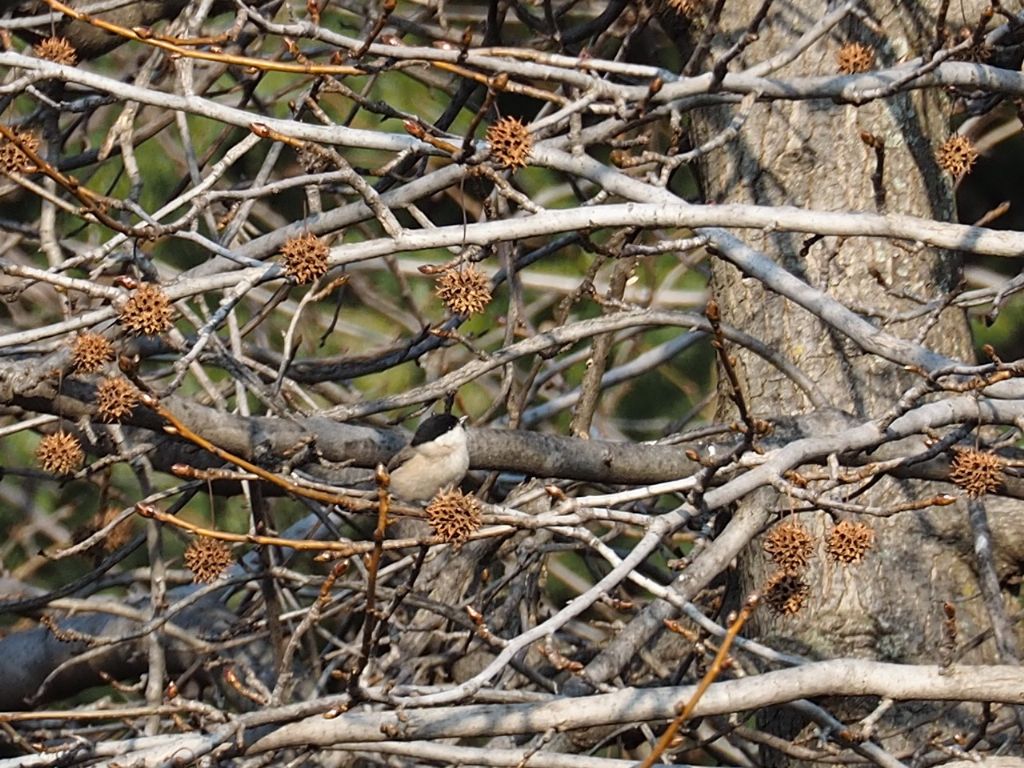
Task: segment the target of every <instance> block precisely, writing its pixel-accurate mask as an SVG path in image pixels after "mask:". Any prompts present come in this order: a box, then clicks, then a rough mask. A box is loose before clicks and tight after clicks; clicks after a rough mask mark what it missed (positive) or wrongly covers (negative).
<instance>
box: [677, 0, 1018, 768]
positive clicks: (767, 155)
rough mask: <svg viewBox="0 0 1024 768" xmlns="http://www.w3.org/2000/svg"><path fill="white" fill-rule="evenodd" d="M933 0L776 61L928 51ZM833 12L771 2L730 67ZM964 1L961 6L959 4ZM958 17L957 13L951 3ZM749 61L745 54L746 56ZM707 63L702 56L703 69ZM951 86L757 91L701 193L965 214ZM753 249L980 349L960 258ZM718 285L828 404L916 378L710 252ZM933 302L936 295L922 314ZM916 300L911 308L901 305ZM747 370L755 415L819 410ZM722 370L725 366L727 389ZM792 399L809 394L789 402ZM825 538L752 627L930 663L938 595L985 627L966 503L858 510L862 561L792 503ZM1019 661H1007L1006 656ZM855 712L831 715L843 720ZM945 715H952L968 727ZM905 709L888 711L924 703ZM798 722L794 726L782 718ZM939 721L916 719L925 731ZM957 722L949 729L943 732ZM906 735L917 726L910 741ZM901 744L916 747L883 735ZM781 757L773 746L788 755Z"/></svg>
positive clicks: (821, 521)
mask: <svg viewBox="0 0 1024 768" xmlns="http://www.w3.org/2000/svg"><path fill="white" fill-rule="evenodd" d="M761 5H762V3H761V2H760V0H757V2H755V1H754V0H732V1H731V2H728V3H726V10H725V12H724V14H723V20H722V22H721V27H722V30H721V32H720V33H719V34H718V35H717V36H716V38H715V39H716V41H718V47H717V49H713V50H712V52H711V56H712V58H714V57H715V56H718V55H721V53H722V52H723V51H724V50H725V49H726V48H727V47H728V46H730V45H732V44H733V43H734V42H735V41H736V40H738V39H740V38H742V36H743V35H744V33H745V31H746V30H747V29H748V25H749V24H750V20H751V19H752V18H753V17H754V15H755V13H756V12H757V11H758V10H759V7H760V6H761ZM939 5H940V3H939V2H938V0H935V1H934V2H931V1H926V2H915V3H907V2H903V1H902V0H901V1H899V2H886V1H885V0H875V1H874V2H869V3H864V4H862V5H861V7H862V8H863V9H864V11H865V12H866V14H867V17H868V18H869V19H870V20H871V23H870V24H866V23H864V22H862V21H861V20H859V19H858V18H856V17H854V16H850V17H848V19H847V21H846V22H844V25H843V26H841V27H840V28H837V29H834V30H833V31H832V32H831V33H830V34H829V35H827V36H825V37H823V38H821V39H819V40H818V41H816V42H815V43H814V44H813V45H812V46H811V47H810V48H809V49H808V50H807V51H805V52H804V53H803V54H802V55H801V56H800V57H798V58H797V59H796V60H795V61H794V62H792V63H791V64H789V65H787V67H786V68H784V69H783V70H782V71H781V72H780V73H779V74H782V75H785V74H787V73H794V72H801V73H803V74H804V75H810V74H819V75H829V74H836V73H837V63H836V61H837V60H836V55H837V51H838V50H839V48H840V46H841V45H842V44H843V43H845V42H847V41H857V42H861V43H864V44H867V45H871V46H872V47H873V48H874V50H875V52H876V53H875V55H876V57H877V61H878V63H879V65H892V64H895V63H896V62H897V61H898V60H900V59H904V58H913V57H916V56H921V55H924V56H927V55H928V54H929V51H930V50H931V46H932V44H933V41H934V37H935V30H936V19H935V13H936V8H937V7H938V6H939ZM956 5H957V8H956V14H957V18H956V19H952V18H951V19H950V25H951V26H952V27H953V29H954V30H956V29H959V27H960V25H961V24H964V23H966V24H967V25H971V24H972V23H973V22H976V20H977V13H976V12H974V13H970V12H966V9H967V8H968V6H969V4H968V3H964V4H962V5H961V4H956ZM825 12H826V4H825V3H823V2H820V1H816V0H794V2H787V3H778V2H777V3H774V4H772V6H771V9H770V12H769V13H768V15H767V18H766V20H765V21H764V23H762V24H761V25H760V27H759V28H758V29H757V36H758V37H757V41H756V42H754V43H753V44H752V45H750V46H749V47H748V48H747V50H746V51H745V52H744V54H742V55H741V56H740V60H739V61H738V62H736V63H734V64H733V66H732V67H731V69H732V70H733V71H738V70H739V69H741V68H742V67H743V66H744V65H750V64H754V63H757V62H760V61H764V60H766V59H768V58H769V57H770V56H772V55H774V54H776V53H778V52H780V51H783V50H785V49H787V48H789V47H791V46H792V45H793V44H794V42H795V41H796V40H797V38H798V37H799V36H800V35H801V34H802V33H804V32H805V31H806V30H807V28H808V27H809V26H810V25H811V24H812V23H813V22H814V21H815V20H817V19H819V18H821V17H822V16H823V15H824V13H825ZM962 13H967V15H965V16H964V18H963V19H960V18H959V17H960V14H962ZM951 15H952V11H951ZM744 59H746V60H745V61H744ZM706 68H708V62H705V64H704V66H703V67H702V69H706ZM734 112H735V110H734V108H730V107H723V108H720V109H716V110H702V111H700V112H698V113H696V114H695V115H694V117H693V127H694V145H699V144H702V143H704V142H706V141H708V140H709V139H711V138H713V137H715V136H717V135H719V134H720V133H721V132H722V131H723V130H724V129H725V128H726V126H727V125H728V124H729V121H730V120H731V119H732V118H733V116H734ZM949 116H950V100H949V99H948V98H947V97H946V96H945V95H944V94H942V93H939V92H936V91H934V90H919V91H914V92H913V93H912V94H909V95H905V94H901V95H898V96H895V97H892V98H889V99H885V100H878V101H874V102H871V103H868V104H865V105H862V106H854V105H845V104H836V103H835V102H833V101H824V100H822V101H794V102H782V101H776V102H772V103H770V104H757V105H755V106H754V108H753V110H752V112H751V114H750V116H749V119H748V120H747V122H746V123H745V125H744V127H743V130H742V131H741V133H740V136H739V138H738V140H736V141H733V142H731V143H730V144H728V145H727V147H726V149H725V151H715V152H712V153H711V154H709V155H708V156H706V158H705V160H704V162H703V165H702V167H701V172H702V177H703V179H702V180H703V184H704V188H705V196H706V199H707V200H708V201H709V202H711V201H715V202H721V203H725V202H729V203H738V202H740V203H757V204H759V205H796V206H801V207H807V208H813V209H821V210H826V211H842V210H848V211H858V210H859V211H872V212H874V211H878V212H891V213H903V214H912V215H918V216H923V217H928V218H935V219H938V220H941V221H955V220H956V214H955V200H954V194H953V184H952V179H951V177H950V176H949V175H948V174H945V173H944V172H943V171H941V170H940V169H939V168H938V166H937V164H936V161H935V159H934V151H935V148H936V147H938V146H939V145H940V144H941V143H942V142H943V141H944V140H945V138H946V137H947V136H948V135H949V130H950V129H949ZM866 135H870V136H871V137H875V138H876V139H877V140H880V141H881V142H882V143H884V148H885V149H884V154H885V164H884V178H883V182H882V185H881V186H882V189H884V197H883V196H882V195H881V194H880V190H879V189H878V188H876V184H875V182H873V176H874V175H875V173H876V152H875V149H874V148H872V147H871V146H869V144H868V143H866V142H865V141H864V139H863V138H862V137H864V136H866ZM740 234H741V235H742V236H743V237H744V238H745V239H746V240H747V242H749V243H750V244H751V245H752V246H754V247H756V248H759V249H761V250H763V251H764V252H765V253H768V254H769V255H771V256H772V258H774V259H775V260H777V262H778V263H779V264H781V265H783V266H784V267H785V268H786V269H787V270H789V271H790V272H791V273H793V274H794V275H796V276H798V277H800V278H801V279H802V280H804V281H806V282H807V283H809V284H810V285H811V286H813V287H815V288H817V289H819V290H822V291H825V292H827V293H828V294H829V295H831V296H832V297H834V298H836V299H838V300H839V301H841V302H842V303H843V304H845V305H846V306H847V307H849V308H851V309H853V310H854V311H856V312H858V313H860V314H861V315H863V316H864V317H866V318H868V319H869V320H871V321H872V322H875V323H877V324H878V325H879V327H881V328H883V329H884V330H885V331H886V332H888V333H891V334H894V335H898V336H901V337H903V338H908V339H915V340H917V341H919V342H921V343H923V344H924V345H926V346H928V347H930V348H932V349H934V350H936V351H939V352H942V353H944V354H947V355H950V356H953V357H956V358H959V359H962V360H970V359H971V357H972V352H971V341H970V337H969V330H968V326H967V322H966V318H965V317H964V314H963V313H962V312H961V311H959V310H956V309H949V308H944V309H941V310H940V311H936V310H934V309H932V307H935V306H939V307H942V306H943V304H944V302H943V301H942V299H943V298H944V297H947V296H948V295H949V292H950V291H952V290H954V289H955V288H956V286H957V284H958V282H959V279H960V264H959V259H958V258H957V255H956V254H954V253H948V252H939V251H935V250H929V249H922V248H916V247H913V245H912V244H901V243H894V242H892V241H886V240H871V239H867V238H845V239H844V238H836V237H824V238H809V237H806V236H804V235H800V234H793V233H780V232H761V233H753V234H751V231H749V230H748V231H746V232H743V233H740ZM713 289H714V294H715V296H716V298H717V299H718V303H719V304H720V306H721V308H722V313H723V319H724V321H725V322H727V323H729V324H731V325H733V326H735V327H738V328H740V329H742V330H744V331H746V332H748V333H751V334H753V335H755V336H757V337H759V338H760V339H762V340H763V341H765V342H766V343H767V344H768V345H769V346H772V347H774V348H776V349H778V350H780V351H782V352H783V353H784V354H785V355H787V356H788V357H789V358H790V359H791V360H792V361H793V362H794V363H795V364H797V365H798V366H800V367H801V368H802V369H803V370H804V371H805V372H806V373H807V374H809V375H810V377H811V378H812V379H813V380H814V381H816V382H817V383H818V386H819V387H820V391H821V393H822V394H823V395H824V396H825V397H826V398H827V399H828V400H829V401H831V403H832V404H833V405H834V406H836V407H838V408H841V409H843V410H845V411H848V412H850V413H852V414H855V415H856V416H857V417H859V418H861V419H863V418H878V417H881V416H883V415H884V414H885V413H886V412H887V411H888V410H889V409H891V408H892V407H893V406H894V405H895V403H896V402H897V400H898V399H899V398H900V396H901V395H902V394H903V393H904V392H905V390H906V389H908V388H909V387H910V386H912V385H914V384H916V383H919V382H920V378H918V377H917V376H915V374H913V373H911V372H908V371H906V370H904V369H903V367H902V366H899V365H896V364H893V363H891V362H888V361H885V360H883V359H881V358H879V357H877V356H874V355H870V354H867V353H865V352H863V351H861V350H860V349H859V348H858V347H857V346H856V345H854V344H853V343H851V342H850V341H849V340H848V339H847V338H845V337H844V336H842V335H841V334H840V333H838V332H836V331H835V330H834V329H830V328H829V327H828V326H827V325H826V324H824V323H823V322H822V321H821V320H819V319H818V318H817V317H815V316H814V315H813V314H811V313H810V312H808V311H806V310H804V309H802V308H800V307H797V306H796V305H794V304H793V303H791V302H790V301H788V300H786V299H784V298H782V297H780V296H778V295H776V294H773V293H771V292H770V291H767V290H766V289H765V288H764V286H763V285H762V284H761V283H760V282H758V281H756V280H751V279H746V278H744V276H743V275H741V274H740V273H739V272H738V271H737V270H736V269H735V268H734V267H732V266H730V265H728V264H726V263H724V262H723V261H721V260H716V261H715V264H714V272H713ZM928 302H933V304H932V305H931V306H930V307H929V308H928V310H927V311H921V310H922V309H924V308H925V305H926V304H927V303H928ZM908 315H910V316H911V317H910V319H904V318H906V317H907V316H908ZM730 354H731V355H732V356H733V357H734V359H735V361H736V363H735V364H736V368H737V370H738V372H739V374H740V379H741V383H742V393H743V396H744V398H745V399H746V402H747V403H748V405H749V407H750V409H751V410H752V412H753V414H754V415H755V416H756V417H759V418H764V419H768V420H771V419H772V418H773V417H774V416H777V415H779V414H784V413H794V412H795V409H796V408H799V409H800V410H801V411H802V412H808V411H810V410H812V409H813V406H812V404H811V403H810V402H809V401H808V399H807V397H806V396H805V395H804V393H803V392H802V391H801V390H800V389H799V388H798V387H796V386H795V385H794V384H793V383H792V382H791V381H789V380H788V379H787V378H786V377H785V376H783V375H782V374H780V373H779V371H778V370H776V369H775V368H773V367H772V366H770V365H767V364H766V363H765V362H764V361H763V360H762V359H760V358H758V357H757V356H756V355H752V354H749V353H748V352H746V351H745V350H742V349H730ZM725 386H726V385H725V382H724V377H723V383H722V387H723V392H722V393H721V394H722V395H727V394H728V393H727V392H726V391H724V388H725ZM720 402H721V407H720V415H721V416H723V417H727V418H728V417H734V414H731V413H730V409H731V408H732V405H731V401H730V400H729V398H728V397H725V396H723V397H721V398H720ZM796 404H800V405H799V406H797V405H796ZM948 491H949V487H948V486H946V487H941V488H939V487H929V486H927V485H924V484H922V483H919V482H899V483H897V482H888V481H885V482H882V483H879V484H877V485H875V486H874V487H873V488H870V489H869V490H868V491H867V493H865V494H863V495H861V496H859V497H858V498H856V499H854V500H852V501H854V502H855V503H860V504H869V505H873V506H875V507H878V508H882V509H887V508H892V507H893V506H894V505H896V504H900V503H904V502H908V501H913V500H918V499H923V498H927V497H929V496H932V495H935V494H936V493H939V492H948ZM746 503H749V504H759V505H770V506H773V507H774V508H775V509H777V510H778V511H779V513H780V514H782V515H785V514H786V513H787V512H788V511H789V510H797V509H800V508H805V509H806V507H805V506H802V504H801V503H800V502H797V501H795V500H791V499H787V498H786V497H785V496H783V495H779V494H774V493H771V494H759V495H757V496H755V497H753V498H750V499H748V500H747V502H746ZM798 519H799V522H800V524H801V525H803V526H804V527H805V528H806V529H807V530H808V531H809V532H810V533H811V534H812V535H813V536H814V540H815V542H816V546H815V557H813V558H812V560H811V562H810V565H809V566H808V568H807V570H806V572H804V573H803V574H802V576H801V578H802V581H803V583H804V584H805V585H807V587H808V590H809V591H808V594H807V597H806V600H805V602H804V604H803V605H802V607H801V608H800V610H799V611H798V612H796V613H794V614H789V613H780V612H778V611H773V610H770V609H768V608H767V607H762V608H761V609H760V610H758V611H757V613H756V615H755V618H754V620H753V621H752V623H751V625H750V627H751V628H750V631H751V633H752V634H754V635H756V636H757V637H758V639H760V640H762V641H764V642H766V643H768V644H770V645H773V646H775V647H779V648H782V649H785V650H790V651H795V652H798V653H800V654H803V655H806V656H809V657H812V658H818V659H824V658H835V657H841V656H855V657H865V658H874V659H884V660H893V661H905V662H936V661H938V660H939V659H940V649H941V647H942V644H943V642H944V640H943V621H944V608H943V605H944V603H950V604H952V605H953V606H955V609H956V615H957V621H958V628H959V632H960V637H961V638H965V639H966V638H968V637H972V636H974V635H975V634H976V633H977V632H980V631H983V630H984V629H986V628H988V626H989V619H988V615H987V614H986V613H985V610H984V607H983V605H982V601H981V600H980V599H979V598H978V595H979V585H978V579H977V577H976V575H975V573H974V568H973V566H974V562H973V555H972V554H971V553H972V540H971V535H970V528H969V526H968V524H967V515H966V504H963V503H958V504H956V505H953V506H947V507H932V508H929V509H928V510H925V511H916V512H903V513H899V514H894V515H892V516H890V517H881V518H876V519H868V518H861V521H862V522H866V523H868V524H870V525H871V526H872V528H873V529H874V531H875V545H874V547H873V549H872V550H871V552H870V553H869V554H868V556H867V557H866V558H865V560H864V561H863V562H861V563H859V564H852V565H848V566H843V565H838V564H836V563H834V562H833V561H832V560H830V559H829V558H828V557H827V555H826V551H825V546H824V543H823V542H824V537H825V536H827V534H828V532H829V531H830V530H831V529H832V527H833V525H834V524H835V522H836V520H835V519H834V518H833V517H832V516H830V515H828V514H826V513H824V512H822V511H814V512H807V513H802V514H799V515H798ZM763 542H764V537H763V536H762V537H759V538H758V539H757V540H755V541H754V542H753V544H752V545H751V546H749V547H748V549H747V551H746V553H745V556H744V558H743V559H742V562H741V565H740V571H741V580H742V582H743V584H744V586H745V591H746V592H751V591H755V590H757V591H760V590H763V589H764V587H765V585H766V583H767V582H768V580H769V579H770V578H771V577H772V575H773V574H774V573H776V571H777V568H776V565H775V564H774V563H773V562H772V561H771V560H770V559H769V558H768V556H767V555H766V554H765V553H764V551H763V549H762V547H763ZM993 658H994V646H993V644H992V643H991V642H987V643H985V644H983V645H981V646H980V647H979V648H978V649H977V650H976V651H974V652H973V653H972V654H970V655H968V656H967V657H965V658H964V661H976V662H980V661H982V660H992V659H993ZM1004 661H1009V659H1004ZM870 706H871V704H870V703H868V708H867V709H866V710H864V711H862V712H859V713H854V712H845V713H842V712H841V713H839V714H840V716H844V717H846V718H847V721H848V722H849V718H850V717H851V716H852V717H856V716H863V714H866V713H867V712H868V711H870ZM963 714H964V713H960V715H955V716H954V717H953V719H952V720H950V719H947V720H946V722H945V723H944V724H940V727H941V726H942V725H944V726H945V727H946V728H949V729H952V728H962V727H966V726H967V723H966V722H964V721H959V722H956V720H957V719H958V717H959V716H961V715H963ZM921 716H922V713H921V712H920V711H917V712H911V711H910V710H909V708H904V710H903V711H902V712H898V713H896V714H894V720H891V721H890V722H891V723H895V722H896V721H903V720H905V718H906V717H921ZM776 725H777V726H778V727H779V730H780V731H786V732H787V735H792V733H793V732H794V730H795V729H796V728H798V727H799V724H794V723H792V722H790V723H776ZM930 730H931V729H930V728H918V729H916V730H915V731H913V732H912V734H911V736H912V737H913V736H914V734H923V735H922V736H921V738H925V737H926V735H928V734H925V732H926V731H930ZM948 732H949V731H947V733H948ZM911 741H913V738H912V739H911ZM889 746H890V748H892V749H895V750H896V751H897V752H903V751H904V750H905V749H907V748H913V747H914V746H919V744H909V745H908V744H906V743H905V742H903V743H898V744H896V745H889ZM779 757H780V756H778V755H776V756H774V757H773V756H766V759H768V760H770V761H771V760H773V759H779Z"/></svg>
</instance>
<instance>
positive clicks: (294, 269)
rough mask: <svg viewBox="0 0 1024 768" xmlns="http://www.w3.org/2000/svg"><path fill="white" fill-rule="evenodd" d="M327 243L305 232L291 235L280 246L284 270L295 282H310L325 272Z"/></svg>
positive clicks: (327, 252) (328, 251)
mask: <svg viewBox="0 0 1024 768" xmlns="http://www.w3.org/2000/svg"><path fill="white" fill-rule="evenodd" d="M329 253H330V249H329V248H328V247H327V243H325V242H324V241H323V240H321V239H320V238H319V237H317V236H316V235H314V234H312V233H310V232H307V233H306V234H304V235H299V236H298V237H293V238H292V239H291V240H288V241H287V242H286V243H285V244H284V245H283V246H282V247H281V259H282V261H284V271H285V274H286V275H288V277H290V278H291V279H292V280H294V281H295V282H296V283H299V284H304V283H312V282H313V281H314V280H318V279H320V278H321V277H323V276H324V275H325V274H326V273H327V256H328V254H329Z"/></svg>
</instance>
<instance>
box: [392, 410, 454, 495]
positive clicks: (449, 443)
mask: <svg viewBox="0 0 1024 768" xmlns="http://www.w3.org/2000/svg"><path fill="white" fill-rule="evenodd" d="M465 421H466V417H465V416H463V417H462V418H461V419H457V418H455V417H454V416H452V415H451V414H450V413H441V414H435V415H433V416H430V417H429V418H427V419H425V420H424V421H423V423H422V424H420V426H419V428H418V429H417V430H416V433H415V434H414V435H413V436H412V440H411V441H410V443H409V445H407V446H406V447H405V448H403V449H402V450H401V451H399V452H398V453H397V454H396V455H395V457H394V458H393V459H391V461H390V462H388V471H389V472H390V473H391V492H392V493H393V494H395V495H396V496H399V497H401V498H403V499H405V500H406V501H425V500H426V499H430V498H432V497H433V496H434V495H435V494H436V493H437V492H438V491H440V490H441V489H442V488H445V487H447V486H454V485H458V484H459V483H461V482H462V478H463V477H465V476H466V472H467V471H469V446H468V441H467V438H466V430H465V429H464V428H463V426H462V425H463V424H464V423H465Z"/></svg>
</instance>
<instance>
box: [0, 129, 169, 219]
mask: <svg viewBox="0 0 1024 768" xmlns="http://www.w3.org/2000/svg"><path fill="white" fill-rule="evenodd" d="M0 135H2V136H3V137H4V138H5V139H6V140H7V141H9V142H11V143H12V144H13V145H14V146H16V147H17V148H18V149H19V150H20V151H21V152H22V153H24V155H25V157H27V158H28V159H29V160H31V161H32V163H33V164H34V165H35V166H36V170H37V171H38V172H39V173H42V174H43V175H45V176H48V177H50V178H51V179H53V180H54V181H55V182H56V183H57V184H59V185H60V186H61V187H63V188H64V189H66V190H67V191H68V192H70V193H71V194H72V195H74V196H75V197H76V198H78V201H79V202H80V203H81V204H82V206H83V207H84V209H85V211H84V212H85V213H90V214H92V216H93V217H94V218H95V219H96V220H97V221H98V222H100V223H101V224H104V225H106V226H108V227H110V228H111V229H112V230H114V231H115V232H120V233H121V234H124V235H131V236H132V237H140V236H141V237H147V236H148V234H149V233H150V231H151V228H150V226H149V225H148V224H147V225H145V226H144V227H141V228H139V229H135V228H133V227H126V226H125V225H124V224H122V223H121V222H119V221H118V220H117V219H114V218H111V217H110V216H109V215H108V214H107V212H106V210H105V209H106V208H107V207H108V206H110V205H111V201H110V200H108V199H107V198H105V197H103V196H102V195H98V194H96V193H95V192H93V191H92V190H91V189H89V188H88V187H83V186H82V185H81V184H79V182H78V179H76V178H75V177H74V176H67V175H66V174H63V173H61V172H60V171H58V170H57V169H56V168H54V167H53V166H52V165H50V163H48V162H46V160H44V159H43V158H42V157H41V156H40V155H39V154H38V153H37V152H36V151H35V150H34V149H32V147H30V146H28V144H26V142H24V141H22V140H21V139H20V138H19V137H18V135H17V134H16V133H15V132H14V131H12V130H11V129H10V128H8V127H7V126H6V125H4V124H3V123H0Z"/></svg>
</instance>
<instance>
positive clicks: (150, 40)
mask: <svg viewBox="0 0 1024 768" xmlns="http://www.w3.org/2000/svg"><path fill="white" fill-rule="evenodd" d="M45 2H46V4H47V5H48V6H50V7H51V8H52V9H53V10H55V11H58V12H59V13H63V14H64V15H65V16H70V17H71V18H73V19H77V20H78V21H82V22H85V23H86V24H91V25H92V26H94V27H97V28H98V29H102V30H103V31H105V32H110V33H111V34H114V35H118V36H119V37H123V38H126V39H127V40H134V41H136V42H139V43H145V44H146V45H152V46H153V47H154V48H161V49H163V50H165V51H169V52H171V53H175V54H177V55H179V56H184V57H187V58H190V59H202V60H203V61H216V62H218V63H219V64H233V65H235V66H239V67H250V68H252V69H259V70H262V71H264V72H292V73H295V74H300V75H365V74H366V71H365V70H362V69H359V68H358V67H349V66H345V65H342V64H310V63H308V62H306V63H296V64H289V63H287V62H281V61H267V60H265V59H257V58H253V57H252V56H237V55H234V54H229V53H223V52H214V51H193V50H191V49H190V48H188V47H186V46H185V45H180V44H179V43H177V42H174V43H172V42H170V41H168V40H167V39H166V38H164V37H161V36H158V35H153V34H151V33H150V32H149V30H147V29H144V28H140V29H129V28H128V27H122V26H121V25H120V24H114V23H113V22H110V21H106V20H105V19H97V18H95V17H93V16H90V15H89V14H87V13H82V12H81V11H78V10H75V9H74V8H71V7H70V6H67V5H64V3H62V2H60V0H45ZM189 42H190V43H192V44H194V42H193V41H189Z"/></svg>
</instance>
